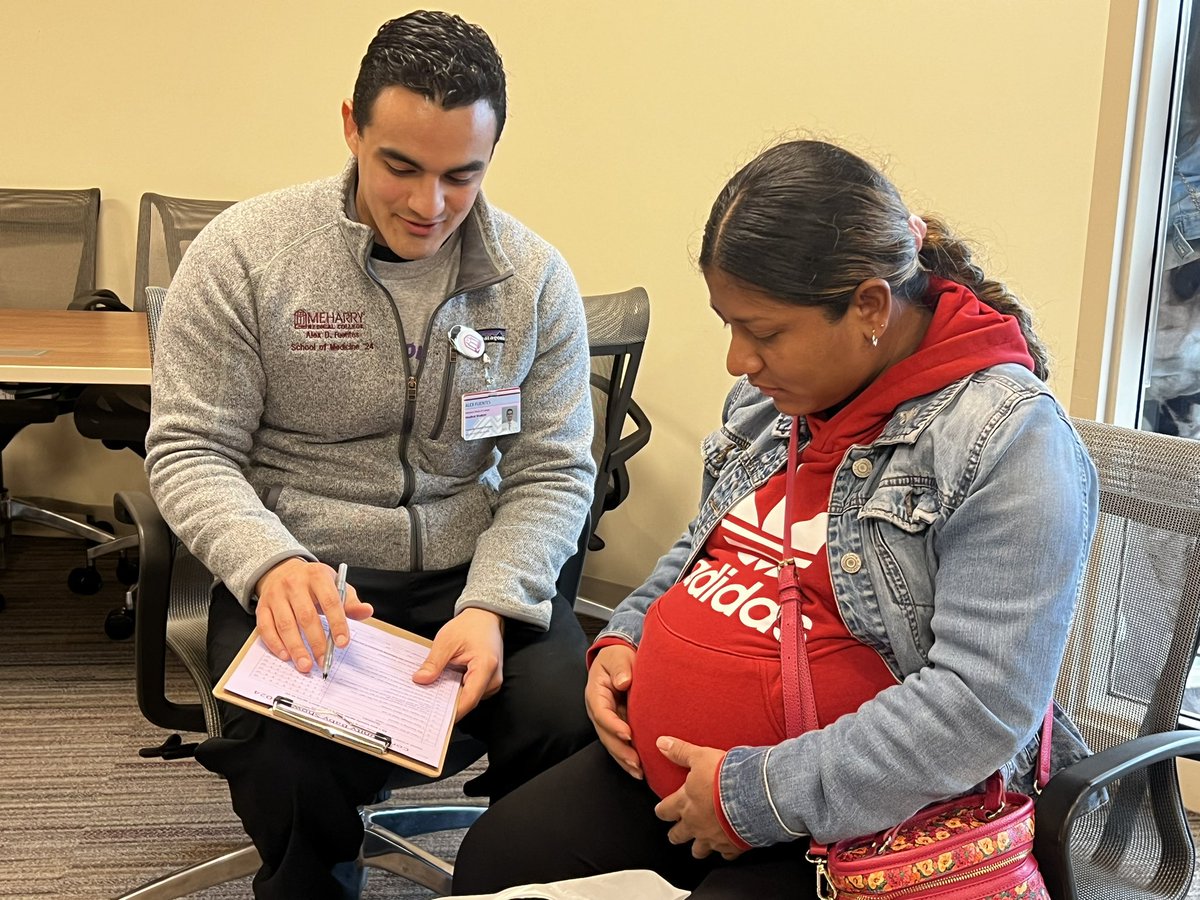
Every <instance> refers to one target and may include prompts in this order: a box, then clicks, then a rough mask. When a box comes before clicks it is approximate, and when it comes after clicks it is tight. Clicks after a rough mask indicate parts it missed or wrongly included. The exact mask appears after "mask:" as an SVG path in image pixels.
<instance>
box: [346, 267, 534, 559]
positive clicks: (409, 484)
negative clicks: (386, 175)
mask: <svg viewBox="0 0 1200 900" xmlns="http://www.w3.org/2000/svg"><path fill="white" fill-rule="evenodd" d="M370 257H371V247H370V244H367V245H366V246H365V247H364V248H363V254H362V267H363V271H364V272H366V273H367V277H368V278H370V279H371V280H372V281H373V282H375V284H377V285H378V286H379V289H380V290H381V291H383V295H384V296H385V297H387V299H388V306H389V307H390V308H391V310H392V318H393V319H395V320H396V332H397V333H398V334H399V336H400V362H401V363H402V364H403V367H404V380H405V398H404V423H403V426H402V428H401V431H400V439H399V440H398V441H397V446H396V454H397V457H398V458H399V460H400V467H401V471H403V473H404V490H403V491H402V492H401V494H400V500H399V502H398V503H397V504H396V506H398V507H403V508H404V510H405V512H407V513H408V523H409V534H410V535H411V540H410V544H411V546H410V548H409V569H410V570H411V571H413V572H419V571H421V563H422V560H423V557H424V553H423V551H422V547H421V541H422V532H421V528H420V525H419V524H418V522H417V517H416V515H415V514H414V513H413V511H412V510H411V509H409V508H408V501H409V500H411V499H412V495H413V491H414V490H415V489H416V485H415V484H414V482H415V478H414V473H413V468H412V466H411V465H409V462H408V458H407V456H406V455H405V451H406V450H407V449H408V437H409V435H410V434H411V433H412V427H413V421H414V420H415V419H416V415H417V383H418V380H419V379H420V377H421V370H422V369H423V368H424V367H425V360H424V359H420V360H418V361H417V371H416V372H413V371H412V368H411V366H410V365H409V363H408V350H407V348H408V341H407V340H405V337H404V323H403V322H402V321H401V320H400V310H398V309H397V308H396V298H395V297H393V296H392V292H391V291H389V290H388V289H387V288H386V287H384V284H383V282H382V281H380V280H379V279H378V278H377V277H376V275H375V273H374V272H373V271H372V270H371V260H370ZM511 275H512V273H511V272H509V273H506V274H502V275H499V276H497V277H495V278H490V279H489V278H485V279H484V280H482V281H480V282H479V283H477V284H472V285H468V286H467V287H465V288H462V289H461V290H455V291H454V293H452V294H450V295H449V296H447V297H443V298H442V302H441V303H439V304H438V305H437V306H436V307H434V310H433V312H431V313H430V314H429V321H428V322H427V323H426V325H425V343H424V344H423V345H422V346H426V347H427V346H429V335H430V333H431V332H432V331H433V320H434V318H436V316H437V314H438V312H439V311H440V310H441V308H442V307H443V306H445V305H446V302H447V301H448V300H450V298H451V297H457V296H458V295H459V294H465V293H467V292H468V291H475V290H479V289H480V288H484V287H488V286H490V285H493V284H499V283H500V282H501V281H504V280H506V279H507V278H509V277H511ZM446 391H447V386H446V384H445V383H443V384H442V399H441V404H442V406H445V405H446V404H448V403H449V398H448V396H447V393H446Z"/></svg>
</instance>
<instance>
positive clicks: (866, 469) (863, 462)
mask: <svg viewBox="0 0 1200 900" xmlns="http://www.w3.org/2000/svg"><path fill="white" fill-rule="evenodd" d="M874 468H875V466H873V465H872V464H871V461H870V460H869V459H867V458H866V457H865V456H864V457H863V458H862V459H856V460H855V461H854V465H852V466H851V467H850V471H851V472H853V473H854V474H855V475H857V476H858V477H859V478H866V477H867V476H868V475H870V474H871V470H872V469H874Z"/></svg>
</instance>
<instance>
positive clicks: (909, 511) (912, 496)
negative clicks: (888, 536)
mask: <svg viewBox="0 0 1200 900" xmlns="http://www.w3.org/2000/svg"><path fill="white" fill-rule="evenodd" d="M941 513H942V498H941V495H940V494H939V493H938V489H937V485H935V484H932V483H929V484H926V483H906V484H891V485H881V486H879V487H877V488H876V489H875V490H874V492H873V493H872V494H871V496H870V497H869V498H867V502H866V503H864V504H863V507H862V511H861V512H859V518H862V519H882V520H883V521H885V522H889V523H890V524H892V525H895V526H896V527H897V528H899V529H901V530H902V531H906V532H908V533H909V534H917V533H919V532H922V531H924V530H925V529H927V528H928V527H929V526H930V525H932V524H933V523H934V522H936V521H937V520H938V517H939V516H940V515H941Z"/></svg>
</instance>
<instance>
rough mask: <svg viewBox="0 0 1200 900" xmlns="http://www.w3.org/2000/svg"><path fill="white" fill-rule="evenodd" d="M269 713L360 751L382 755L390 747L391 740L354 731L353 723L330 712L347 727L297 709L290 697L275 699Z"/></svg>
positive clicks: (308, 711) (379, 733) (383, 736)
mask: <svg viewBox="0 0 1200 900" xmlns="http://www.w3.org/2000/svg"><path fill="white" fill-rule="evenodd" d="M271 712H272V713H273V714H274V715H276V716H278V717H279V718H281V719H286V720H288V721H290V722H293V723H294V724H296V725H302V726H304V727H305V728H311V729H313V730H314V731H317V732H319V733H321V734H323V735H325V736H326V737H328V738H329V739H330V740H334V741H341V742H342V743H344V744H349V745H351V746H352V747H357V748H358V749H360V750H369V751H370V752H372V753H379V754H384V753H387V752H388V750H389V749H391V746H392V739H391V738H390V737H388V735H386V734H383V733H382V732H378V731H377V732H375V733H374V734H369V733H366V732H365V731H363V732H362V733H359V731H356V730H355V728H354V727H353V723H351V722H350V720H349V719H347V718H346V717H345V716H342V715H340V714H339V713H334V712H330V713H329V714H330V715H335V716H337V717H338V718H339V719H341V720H342V721H344V722H346V723H347V725H336V724H334V723H332V722H327V721H326V720H324V719H322V718H320V717H319V716H317V715H314V714H313V711H311V710H306V709H302V708H300V707H297V706H296V705H295V704H294V703H293V702H292V700H291V698H290V697H276V698H275V700H274V702H272V703H271ZM348 726H349V727H348Z"/></svg>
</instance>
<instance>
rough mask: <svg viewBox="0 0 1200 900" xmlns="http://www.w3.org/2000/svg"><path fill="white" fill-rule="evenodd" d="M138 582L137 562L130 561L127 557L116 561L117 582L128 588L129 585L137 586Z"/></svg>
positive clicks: (134, 560)
mask: <svg viewBox="0 0 1200 900" xmlns="http://www.w3.org/2000/svg"><path fill="white" fill-rule="evenodd" d="M137 580H138V561H137V560H136V559H130V558H129V557H127V556H122V557H121V558H120V559H118V560H117V581H119V582H121V584H123V585H125V586H126V587H128V586H129V585H131V584H137Z"/></svg>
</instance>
